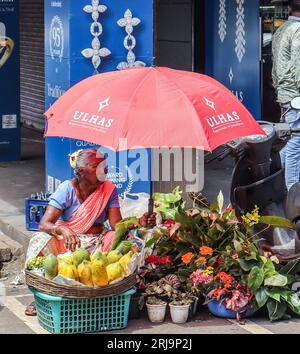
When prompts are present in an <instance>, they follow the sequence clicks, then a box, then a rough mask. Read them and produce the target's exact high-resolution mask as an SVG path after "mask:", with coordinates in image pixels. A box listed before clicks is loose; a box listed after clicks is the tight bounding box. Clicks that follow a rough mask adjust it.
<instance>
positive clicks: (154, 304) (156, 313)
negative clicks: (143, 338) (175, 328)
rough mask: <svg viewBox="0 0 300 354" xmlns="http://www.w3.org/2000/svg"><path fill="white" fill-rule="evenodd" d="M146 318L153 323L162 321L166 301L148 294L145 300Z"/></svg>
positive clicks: (164, 314)
mask: <svg viewBox="0 0 300 354" xmlns="http://www.w3.org/2000/svg"><path fill="white" fill-rule="evenodd" d="M146 306H147V311H148V318H149V320H150V321H151V322H153V323H161V322H164V320H165V316H166V309H167V303H166V302H165V301H162V300H161V299H158V298H157V297H155V296H150V297H148V299H147V302H146Z"/></svg>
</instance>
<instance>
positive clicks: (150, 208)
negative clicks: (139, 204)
mask: <svg viewBox="0 0 300 354" xmlns="http://www.w3.org/2000/svg"><path fill="white" fill-rule="evenodd" d="M149 175H150V198H149V201H148V213H149V214H153V211H154V200H153V198H152V194H153V183H152V150H151V149H150V169H149Z"/></svg>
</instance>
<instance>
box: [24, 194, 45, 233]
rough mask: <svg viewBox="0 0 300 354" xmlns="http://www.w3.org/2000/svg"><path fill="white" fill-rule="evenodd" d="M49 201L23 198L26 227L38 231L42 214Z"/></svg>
mask: <svg viewBox="0 0 300 354" xmlns="http://www.w3.org/2000/svg"><path fill="white" fill-rule="evenodd" d="M48 203H49V201H47V200H39V199H31V198H26V199H25V211H26V229H27V230H29V231H38V230H39V223H40V221H41V219H42V217H43V216H44V213H45V211H46V208H47V206H48Z"/></svg>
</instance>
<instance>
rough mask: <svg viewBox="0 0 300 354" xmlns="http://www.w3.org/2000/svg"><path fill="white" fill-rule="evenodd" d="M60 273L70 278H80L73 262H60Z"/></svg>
mask: <svg viewBox="0 0 300 354" xmlns="http://www.w3.org/2000/svg"><path fill="white" fill-rule="evenodd" d="M58 274H59V275H62V276H64V277H66V278H69V279H74V280H78V279H79V276H78V271H77V269H76V267H75V266H74V265H73V264H69V263H67V262H64V261H62V260H61V261H60V262H59V264H58Z"/></svg>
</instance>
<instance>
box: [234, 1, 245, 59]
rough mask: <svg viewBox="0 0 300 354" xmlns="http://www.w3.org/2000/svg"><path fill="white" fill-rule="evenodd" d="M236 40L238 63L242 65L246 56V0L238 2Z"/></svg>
mask: <svg viewBox="0 0 300 354" xmlns="http://www.w3.org/2000/svg"><path fill="white" fill-rule="evenodd" d="M236 3H237V8H236V19H237V22H236V32H235V34H236V39H235V52H236V56H237V58H238V61H239V62H240V63H241V62H242V60H243V58H244V55H245V54H246V39H245V36H246V32H245V7H244V3H245V0H236Z"/></svg>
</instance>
